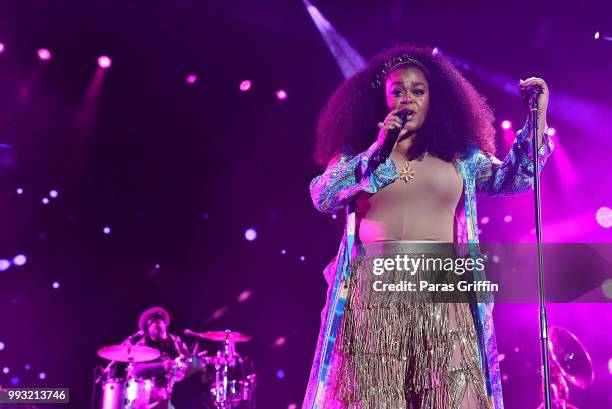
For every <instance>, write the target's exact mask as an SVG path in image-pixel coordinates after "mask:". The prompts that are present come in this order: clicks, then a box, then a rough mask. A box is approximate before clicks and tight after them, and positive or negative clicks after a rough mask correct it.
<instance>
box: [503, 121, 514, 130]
mask: <svg viewBox="0 0 612 409" xmlns="http://www.w3.org/2000/svg"><path fill="white" fill-rule="evenodd" d="M501 127H502V129H510V128H512V122H510V121H508V120H507V119H506V120H504V121H502V123H501Z"/></svg>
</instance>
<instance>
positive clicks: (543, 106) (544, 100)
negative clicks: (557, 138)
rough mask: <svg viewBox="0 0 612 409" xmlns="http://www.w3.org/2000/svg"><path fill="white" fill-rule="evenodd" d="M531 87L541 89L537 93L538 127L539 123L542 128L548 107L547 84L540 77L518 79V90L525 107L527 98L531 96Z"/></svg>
mask: <svg viewBox="0 0 612 409" xmlns="http://www.w3.org/2000/svg"><path fill="white" fill-rule="evenodd" d="M532 88H540V89H541V90H542V92H541V93H539V94H538V128H540V126H539V125H543V126H542V127H541V129H544V126H546V110H547V109H548V99H549V97H550V92H549V90H548V85H547V84H546V81H544V80H543V79H542V78H537V77H531V78H527V79H526V80H520V82H519V92H520V94H521V97H522V98H523V101H524V102H525V105H526V106H527V109H529V98H530V97H531V89H532Z"/></svg>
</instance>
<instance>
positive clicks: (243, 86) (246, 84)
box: [240, 80, 252, 92]
mask: <svg viewBox="0 0 612 409" xmlns="http://www.w3.org/2000/svg"><path fill="white" fill-rule="evenodd" d="M251 85H252V84H251V81H249V80H244V81H242V82H241V83H240V91H242V92H247V91H248V90H250V89H251Z"/></svg>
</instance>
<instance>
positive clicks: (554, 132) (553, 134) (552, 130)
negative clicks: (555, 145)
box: [548, 128, 557, 136]
mask: <svg viewBox="0 0 612 409" xmlns="http://www.w3.org/2000/svg"><path fill="white" fill-rule="evenodd" d="M556 134H557V130H556V129H555V128H548V135H550V136H555V135H556Z"/></svg>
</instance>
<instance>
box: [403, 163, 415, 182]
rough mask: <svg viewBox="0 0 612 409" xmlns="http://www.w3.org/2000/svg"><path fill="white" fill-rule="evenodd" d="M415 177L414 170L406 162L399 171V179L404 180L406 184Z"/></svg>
mask: <svg viewBox="0 0 612 409" xmlns="http://www.w3.org/2000/svg"><path fill="white" fill-rule="evenodd" d="M415 176H416V175H415V173H414V169H412V167H411V166H410V162H409V161H406V163H404V166H402V169H401V170H400V179H404V182H406V183H408V181H409V180H411V179H414V177H415Z"/></svg>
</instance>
